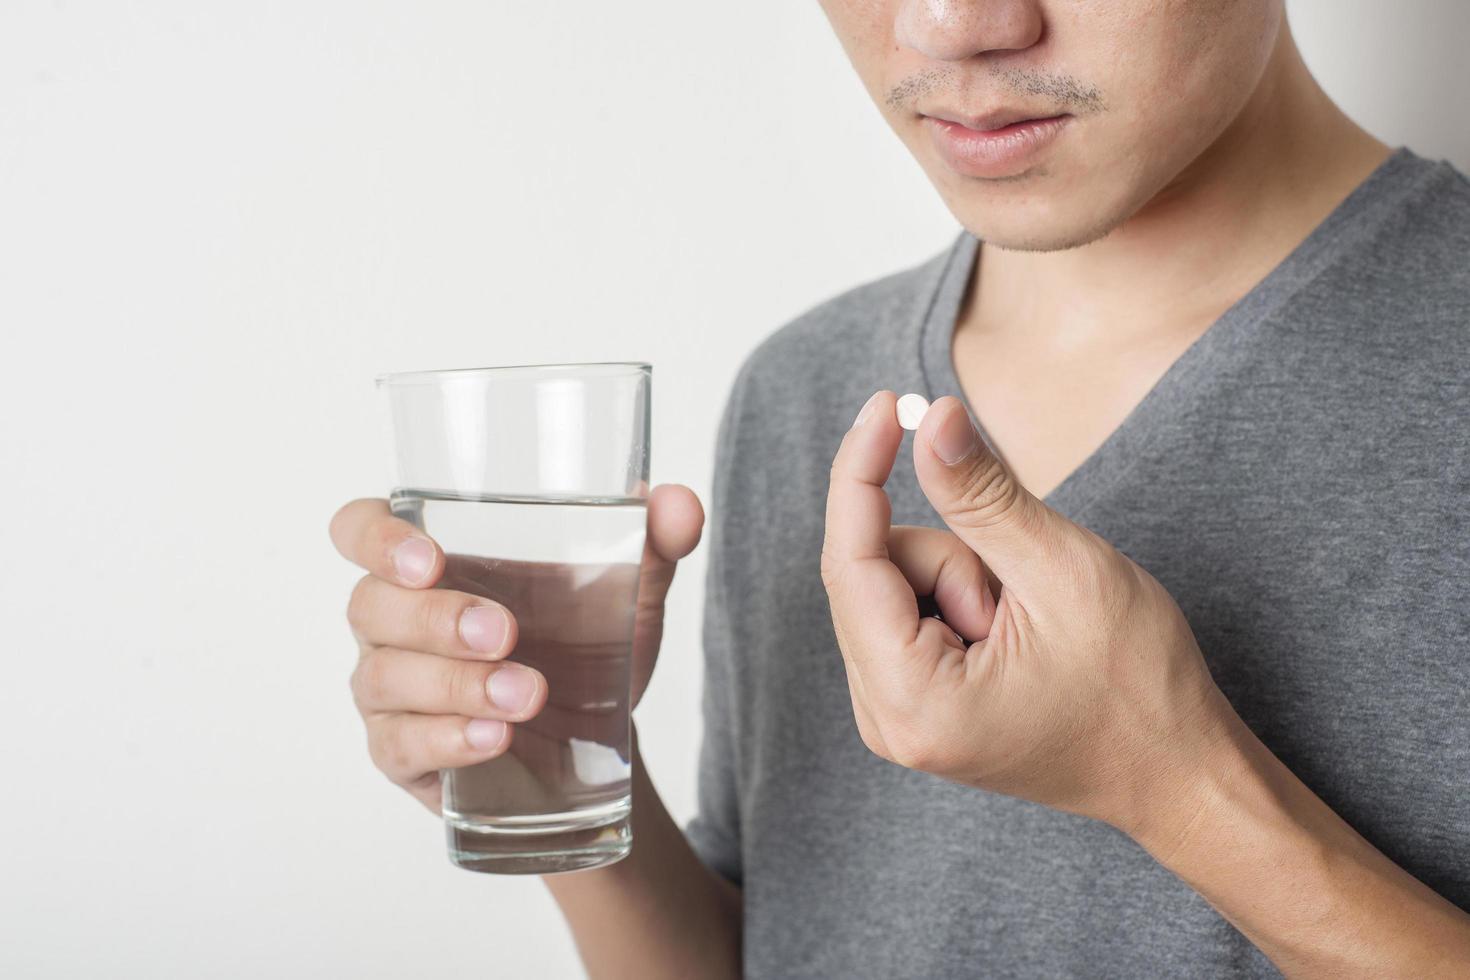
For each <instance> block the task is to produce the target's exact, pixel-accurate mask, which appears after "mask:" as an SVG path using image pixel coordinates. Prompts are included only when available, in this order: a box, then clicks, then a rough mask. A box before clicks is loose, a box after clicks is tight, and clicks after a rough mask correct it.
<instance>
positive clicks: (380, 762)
mask: <svg viewBox="0 0 1470 980" xmlns="http://www.w3.org/2000/svg"><path fill="white" fill-rule="evenodd" d="M368 752H369V755H370V756H371V757H372V760H373V765H375V766H377V767H378V769H379V771H381V772H382V773H383V774H384V775H386V776H387V777H388V778H389V779H392V780H393V781H394V782H401V781H402V780H404V779H406V778H409V774H410V773H411V772H412V770H413V751H412V748H411V746H410V739H409V735H408V732H407V730H406V728H405V726H404V725H402V724H383V725H379V726H377V730H376V732H375V735H374V737H373V738H372V739H370V741H369V749H368Z"/></svg>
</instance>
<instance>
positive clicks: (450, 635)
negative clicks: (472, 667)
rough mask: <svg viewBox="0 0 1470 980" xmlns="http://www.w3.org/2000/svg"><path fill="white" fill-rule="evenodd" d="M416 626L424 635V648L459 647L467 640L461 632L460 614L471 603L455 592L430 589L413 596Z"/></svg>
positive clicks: (422, 635)
mask: <svg viewBox="0 0 1470 980" xmlns="http://www.w3.org/2000/svg"><path fill="white" fill-rule="evenodd" d="M413 601H414V602H415V607H414V614H413V620H414V626H415V627H416V629H417V631H418V635H419V636H420V637H422V638H423V646H422V649H425V650H457V649H459V648H461V647H463V646H464V645H465V644H464V641H463V640H462V639H461V638H460V635H459V617H460V616H461V615H462V614H463V613H464V611H465V607H466V605H467V603H466V602H465V600H464V599H462V598H459V597H457V596H455V595H453V594H451V593H447V592H442V591H435V590H429V591H426V592H420V593H415V594H414V596H413Z"/></svg>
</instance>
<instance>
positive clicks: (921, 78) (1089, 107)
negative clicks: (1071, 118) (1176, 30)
mask: <svg viewBox="0 0 1470 980" xmlns="http://www.w3.org/2000/svg"><path fill="white" fill-rule="evenodd" d="M957 74H958V73H957V72H956V70H955V69H953V68H948V67H945V68H926V69H924V70H923V71H919V72H915V73H914V74H912V75H910V76H908V77H907V78H905V79H903V80H902V81H901V82H899V83H898V84H897V85H894V86H893V87H892V88H890V89H889V90H888V94H887V95H886V96H885V97H884V99H883V101H884V104H886V105H887V106H888V108H889V109H891V110H893V111H895V112H903V111H905V110H910V109H912V108H913V104H914V103H915V102H916V101H918V100H919V99H921V98H923V97H924V96H926V95H928V94H930V93H931V92H937V91H941V90H943V89H944V88H946V87H948V85H949V83H950V82H951V80H952V79H954V77H955V76H956V75H957ZM990 77H991V78H993V79H995V81H996V83H997V84H998V86H999V88H1000V89H1001V90H1003V91H1007V92H1010V93H1013V94H1016V95H1024V96H1030V97H1032V98H1035V97H1037V96H1041V97H1043V98H1047V99H1050V100H1051V101H1052V102H1054V103H1056V105H1057V108H1058V109H1059V110H1065V111H1068V112H1071V113H1072V114H1074V115H1079V116H1080V115H1085V114H1087V113H1093V112H1102V111H1104V110H1106V109H1107V103H1106V101H1105V100H1104V99H1103V95H1102V92H1101V91H1099V90H1098V87H1097V86H1096V85H1088V84H1085V83H1083V82H1082V81H1081V80H1080V79H1078V78H1076V77H1075V76H1072V75H1067V74H1064V73H1061V72H1045V71H1039V70H1037V69H1035V68H1000V67H992V68H991V69H990Z"/></svg>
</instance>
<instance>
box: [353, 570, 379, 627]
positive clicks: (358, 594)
mask: <svg viewBox="0 0 1470 980" xmlns="http://www.w3.org/2000/svg"><path fill="white" fill-rule="evenodd" d="M373 588H374V586H373V577H372V576H371V575H364V576H363V577H362V578H360V579H358V580H357V584H355V585H353V587H352V592H351V594H349V595H348V596H347V625H348V626H349V627H351V629H352V632H353V634H355V635H357V636H359V637H360V636H362V635H363V634H364V633H365V632H366V630H367V626H368V616H369V613H368V610H369V608H370V607H371V605H372V592H373Z"/></svg>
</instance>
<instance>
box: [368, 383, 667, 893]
mask: <svg viewBox="0 0 1470 980" xmlns="http://www.w3.org/2000/svg"><path fill="white" fill-rule="evenodd" d="M651 380H652V368H651V366H650V365H648V364H643V363H632V362H627V363H602V364H536V365H525V366H517V367H495V368H471V369H461V370H453V371H419V372H410V373H403V374H388V375H382V376H380V377H378V378H377V385H378V389H379V391H380V392H381V393H382V395H383V404H384V406H385V408H386V410H387V413H388V416H389V419H388V422H389V428H390V432H391V442H392V447H393V453H392V460H393V464H392V476H391V479H392V481H393V491H392V494H391V496H390V498H389V499H390V503H391V506H392V509H393V512H394V513H395V514H397V515H398V516H399V517H402V518H404V519H405V520H408V521H411V522H412V523H413V524H415V525H417V526H418V527H420V528H422V529H423V530H424V531H425V532H426V533H427V534H429V535H430V536H431V537H432V538H434V539H435V540H436V541H438V542H439V545H440V547H442V548H443V549H444V553H445V555H446V557H447V567H446V570H445V573H444V577H443V579H442V580H441V581H440V582H439V584H438V586H437V587H438V588H444V589H455V590H458V591H461V592H469V593H473V594H475V595H479V596H486V597H488V598H490V599H494V600H495V601H496V602H499V603H501V604H503V605H504V606H505V607H506V608H508V609H509V610H510V611H511V613H512V615H514V616H515V618H516V624H517V626H518V628H519V634H518V639H517V641H516V646H515V649H514V650H513V651H512V652H511V654H510V659H512V660H516V661H519V662H521V663H524V664H528V665H530V666H532V667H535V668H536V669H537V670H539V671H541V673H542V674H543V675H545V677H546V680H547V685H548V689H549V690H548V697H547V702H546V706H545V707H544V708H543V709H542V710H541V712H540V713H539V714H538V715H537V716H536V717H535V718H533V719H531V720H530V721H526V722H519V723H516V724H514V725H513V726H512V735H511V744H510V748H509V749H508V750H507V751H506V752H505V754H503V755H501V756H499V757H498V758H495V759H491V760H490V761H488V762H483V763H480V764H479V765H474V766H469V767H466V768H463V769H452V770H446V771H445V772H443V773H442V774H441V777H442V778H441V781H442V784H443V791H444V796H443V811H444V822H445V827H446V831H447V836H448V840H449V857H450V860H452V861H453V862H454V863H455V864H457V865H459V866H460V867H463V868H469V869H472V870H475V871H488V872H497V873H502V874H549V873H554V872H561V871H575V870H579V869H584V868H595V867H600V866H602V865H605V864H611V863H612V862H614V861H616V860H618V859H619V858H622V857H624V856H625V855H627V853H628V852H629V850H630V849H631V848H632V844H633V831H632V826H631V823H630V815H631V813H630V811H631V799H630V795H629V785H630V777H631V757H630V753H629V737H630V732H629V723H628V710H629V700H630V692H629V682H630V677H631V655H632V643H633V622H634V612H635V609H636V605H637V598H638V570H639V563H640V561H641V558H642V554H643V537H644V528H645V525H646V513H647V499H648V464H649V397H650V386H651Z"/></svg>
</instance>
